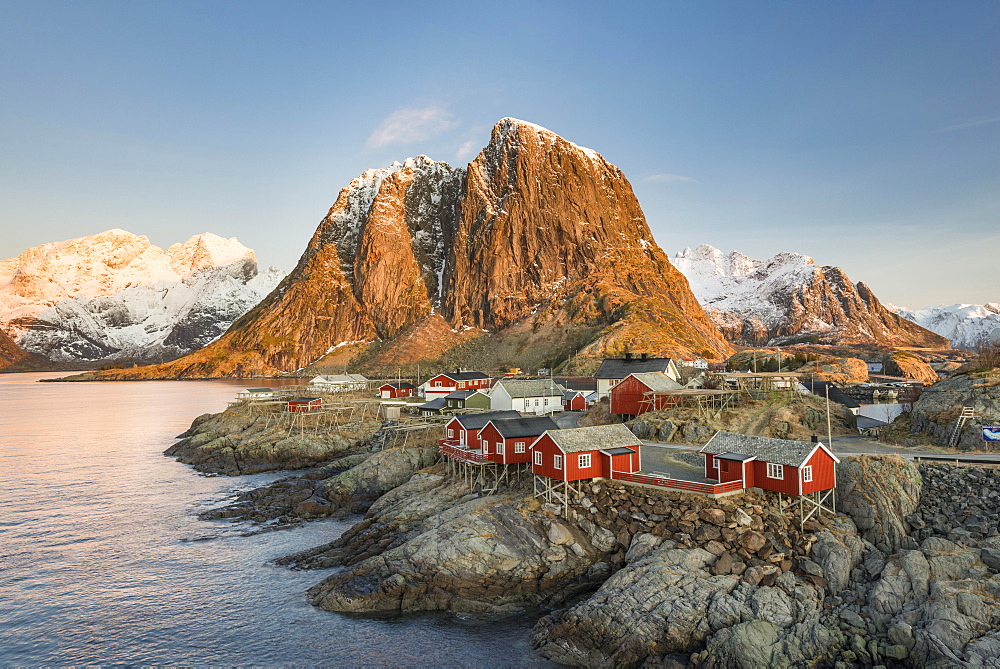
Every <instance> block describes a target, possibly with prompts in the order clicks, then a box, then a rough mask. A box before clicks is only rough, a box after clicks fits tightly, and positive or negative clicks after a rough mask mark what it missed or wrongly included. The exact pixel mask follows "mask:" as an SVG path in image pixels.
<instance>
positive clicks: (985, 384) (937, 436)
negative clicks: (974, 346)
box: [910, 370, 1000, 450]
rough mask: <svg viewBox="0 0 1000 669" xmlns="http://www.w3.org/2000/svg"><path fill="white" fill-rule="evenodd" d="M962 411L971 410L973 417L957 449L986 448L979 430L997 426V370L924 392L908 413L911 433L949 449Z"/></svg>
mask: <svg viewBox="0 0 1000 669" xmlns="http://www.w3.org/2000/svg"><path fill="white" fill-rule="evenodd" d="M963 407H971V408H972V409H973V411H975V417H974V418H972V419H971V420H968V421H966V422H965V423H964V424H963V426H962V430H961V432H960V433H959V440H958V443H957V445H956V446H957V448H959V449H962V450H979V449H982V448H984V447H988V446H989V445H988V444H984V443H983V437H982V434H983V433H982V428H983V427H992V426H994V425H998V424H1000V370H993V371H991V372H982V373H976V374H958V375H956V376H952V377H949V378H947V379H944V380H943V381H939V382H937V383H936V384H934V385H933V386H931V387H930V388H927V389H926V390H925V391H924V393H923V394H921V395H920V398H919V399H918V400H917V401H916V403H914V405H913V410H912V411H911V412H910V430H911V431H912V432H913V433H914V434H926V435H928V436H930V437H932V438H933V439H934V440H935V441H936V442H937V443H938V444H940V445H942V446H945V445H948V443H949V442H950V439H951V436H952V434H953V433H954V432H955V427H956V425H957V423H958V417H959V415H960V414H961V412H962V408H963Z"/></svg>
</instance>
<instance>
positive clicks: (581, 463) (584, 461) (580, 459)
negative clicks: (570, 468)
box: [576, 453, 594, 469]
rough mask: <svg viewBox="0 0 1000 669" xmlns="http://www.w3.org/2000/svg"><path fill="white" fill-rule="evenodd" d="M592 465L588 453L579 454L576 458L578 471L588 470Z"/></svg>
mask: <svg viewBox="0 0 1000 669" xmlns="http://www.w3.org/2000/svg"><path fill="white" fill-rule="evenodd" d="M593 463H594V458H593V456H592V455H591V454H590V453H581V454H580V455H578V456H576V466H577V467H579V468H580V469H590V467H591V466H592V465H593Z"/></svg>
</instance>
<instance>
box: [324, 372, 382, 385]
mask: <svg viewBox="0 0 1000 669" xmlns="http://www.w3.org/2000/svg"><path fill="white" fill-rule="evenodd" d="M310 383H330V384H334V385H337V384H341V383H368V379H367V378H366V377H364V376H362V375H361V374H320V375H319V376H316V377H314V378H313V379H312V381H310Z"/></svg>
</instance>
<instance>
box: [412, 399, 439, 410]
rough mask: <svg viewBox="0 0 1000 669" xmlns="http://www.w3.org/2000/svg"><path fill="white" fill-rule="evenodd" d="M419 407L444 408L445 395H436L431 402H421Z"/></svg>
mask: <svg viewBox="0 0 1000 669" xmlns="http://www.w3.org/2000/svg"><path fill="white" fill-rule="evenodd" d="M417 408H418V409H443V408H444V398H443V397H435V398H434V399H432V400H431V401H430V402H424V403H423V404H421V405H420V406H418V407H417Z"/></svg>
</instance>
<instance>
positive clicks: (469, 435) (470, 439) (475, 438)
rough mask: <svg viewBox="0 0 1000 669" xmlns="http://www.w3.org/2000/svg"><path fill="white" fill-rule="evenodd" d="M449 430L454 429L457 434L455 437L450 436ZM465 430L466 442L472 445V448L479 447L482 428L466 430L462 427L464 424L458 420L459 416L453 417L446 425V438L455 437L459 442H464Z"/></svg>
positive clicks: (453, 431)
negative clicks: (463, 434)
mask: <svg viewBox="0 0 1000 669" xmlns="http://www.w3.org/2000/svg"><path fill="white" fill-rule="evenodd" d="M448 430H452V433H453V434H454V435H455V436H453V437H449V436H448ZM463 431H464V432H465V444H466V445H467V446H471V447H472V448H479V433H480V432H481V430H466V429H465V428H463V427H462V424H461V423H459V422H458V418H452V419H451V420H450V421H448V422H447V423H446V424H445V426H444V438H445V439H454V440H456V441H457V442H458V443H462V432H463Z"/></svg>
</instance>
